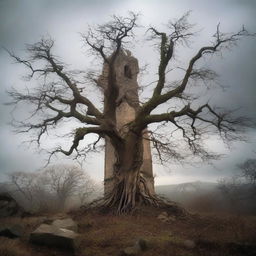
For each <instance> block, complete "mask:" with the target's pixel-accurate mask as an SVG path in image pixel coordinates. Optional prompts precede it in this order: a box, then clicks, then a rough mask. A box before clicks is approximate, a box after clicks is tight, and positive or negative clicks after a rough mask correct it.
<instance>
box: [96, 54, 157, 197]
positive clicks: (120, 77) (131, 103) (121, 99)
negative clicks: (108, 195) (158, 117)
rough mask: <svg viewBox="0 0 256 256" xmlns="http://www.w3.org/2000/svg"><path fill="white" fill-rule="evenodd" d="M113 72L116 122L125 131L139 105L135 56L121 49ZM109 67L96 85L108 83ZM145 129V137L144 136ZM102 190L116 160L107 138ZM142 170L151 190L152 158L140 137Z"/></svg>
mask: <svg viewBox="0 0 256 256" xmlns="http://www.w3.org/2000/svg"><path fill="white" fill-rule="evenodd" d="M114 68H115V73H116V79H117V84H118V86H119V96H118V100H117V102H116V104H117V105H118V107H117V110H116V122H117V129H118V130H119V132H120V133H121V134H125V133H126V129H127V127H126V124H127V123H129V122H130V121H132V120H134V118H135V113H136V110H137V109H138V107H139V97H138V82H137V75H138V73H139V65H138V61H137V59H136V58H134V57H133V56H131V53H130V52H129V51H124V50H122V51H120V53H119V55H118V56H117V58H116V61H115V66H114ZM107 76H108V66H107V65H106V64H105V65H104V67H103V72H102V75H101V76H100V77H99V80H98V82H99V84H100V85H101V86H102V87H103V88H104V87H105V86H107ZM147 136H148V134H147V132H144V137H145V138H147ZM105 143H106V145H105V179H104V180H105V192H108V191H110V190H111V188H112V181H113V180H112V177H113V165H114V163H115V152H114V148H113V146H112V145H111V143H110V140H109V138H106V140H105ZM141 173H142V174H143V176H144V177H145V178H146V180H147V183H148V186H149V188H150V190H151V191H152V192H153V193H154V178H153V168H152V157H151V149H150V141H149V140H147V139H144V140H143V164H142V166H141Z"/></svg>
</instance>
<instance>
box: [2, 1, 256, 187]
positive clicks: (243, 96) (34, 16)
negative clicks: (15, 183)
mask: <svg viewBox="0 0 256 256" xmlns="http://www.w3.org/2000/svg"><path fill="white" fill-rule="evenodd" d="M189 10H191V11H192V12H191V15H190V21H191V23H196V24H197V28H198V31H199V30H200V35H199V36H198V38H194V39H193V40H194V44H193V45H192V46H191V48H190V49H184V51H180V52H178V53H177V58H180V64H184V63H186V60H187V58H188V57H189V56H190V54H191V53H193V52H195V50H196V49H198V47H200V46H203V45H204V44H206V43H207V42H210V41H211V36H212V35H213V33H214V31H215V29H216V25H217V24H218V23H219V22H220V24H221V29H222V30H223V31H225V32H234V31H237V30H238V29H239V28H241V26H242V25H243V24H244V25H245V26H246V28H247V29H248V30H249V31H252V32H256V18H255V17H256V1H254V0H251V1H250V0H240V1H239V0H215V1H212V0H197V1H191V0H177V1H176V0H123V1H120V0H73V1H71V0H70V1H68V0H54V1H50V0H37V1H33V0H0V45H1V46H4V47H7V48H8V49H10V50H13V51H14V52H15V53H16V54H18V55H19V54H20V55H23V54H24V51H23V49H24V48H25V46H24V45H25V44H26V43H34V42H36V41H38V40H39V39H40V38H41V37H42V36H45V35H50V36H51V37H52V38H53V39H54V40H55V41H56V47H55V50H56V53H57V54H58V55H59V56H61V58H62V60H64V61H65V62H66V63H68V64H70V65H72V67H76V68H84V69H86V67H90V66H91V63H90V62H89V61H88V55H86V54H85V51H84V48H82V42H81V39H80V35H79V32H84V31H86V27H87V24H98V23H102V22H105V21H107V20H109V18H110V16H111V15H113V14H117V15H127V13H128V11H133V12H139V13H140V14H141V16H140V19H139V23H140V24H141V25H143V26H145V27H144V28H143V27H142V28H140V29H139V30H138V35H139V38H141V37H142V36H143V35H144V34H143V33H144V32H145V31H146V28H147V26H149V25H155V26H156V27H159V28H161V27H162V25H163V24H164V23H166V22H167V21H168V20H169V19H173V18H179V17H180V16H181V15H182V14H184V13H185V12H187V11H189ZM143 31H144V32H143ZM148 46H149V45H146V46H144V43H143V42H139V41H138V42H136V45H135V46H134V49H132V51H133V54H134V56H135V57H137V58H138V59H139V63H140V64H141V65H143V64H146V63H150V72H155V71H156V69H155V68H156V65H157V56H156V52H155V51H154V50H153V49H152V48H150V47H148ZM205 64H206V65H209V66H211V67H213V68H214V69H215V70H216V71H217V72H218V73H219V75H220V77H219V80H220V82H221V84H223V85H225V86H227V89H226V90H225V91H224V92H223V91H222V90H221V89H216V91H213V92H212V95H211V97H210V98H211V99H212V100H213V101H214V102H215V103H217V104H219V105H221V106H225V107H230V108H232V107H239V108H242V109H241V110H240V111H241V114H243V115H248V116H250V117H252V118H254V119H256V111H255V110H256V85H255V81H256V72H255V71H256V70H255V67H256V41H255V39H251V38H248V39H245V40H242V41H241V42H239V44H238V46H237V47H236V48H233V49H232V51H227V52H224V53H223V56H219V57H218V58H210V59H209V60H207V61H206V63H205ZM150 72H149V73H150ZM23 74H24V70H23V68H22V67H20V66H18V65H15V64H13V60H11V59H10V57H9V56H8V55H7V54H6V52H4V51H3V49H2V48H1V49H0V101H1V107H0V115H1V123H0V174H3V173H5V172H10V171H15V170H31V171H32V170H36V169H38V168H40V167H42V166H43V164H44V163H45V162H44V160H43V159H45V155H43V154H42V153H41V154H39V153H36V150H35V148H34V147H31V148H27V147H25V146H24V145H22V144H21V142H22V141H24V140H27V139H28V137H26V136H23V135H15V134H14V133H13V132H12V131H11V130H12V128H11V127H10V126H9V125H8V122H9V121H10V120H11V114H10V109H9V108H7V107H6V106H3V103H4V102H7V101H8V98H7V94H6V90H8V89H9V88H11V87H16V88H22V87H23V88H24V85H27V86H29V83H27V82H26V83H24V81H22V80H21V77H22V75H23ZM150 79H152V77H151V76H150V75H149V77H148V78H144V80H142V81H149V80H150ZM247 136H248V141H249V142H250V143H244V142H243V143H236V144H234V145H233V147H232V148H231V150H230V151H229V150H227V149H225V148H224V147H223V145H222V144H221V143H220V142H218V141H216V140H215V139H214V138H212V139H211V140H210V141H209V146H210V147H211V148H212V149H214V150H215V151H218V152H221V153H225V154H226V157H224V158H223V159H222V160H220V161H218V162H215V166H209V165H201V166H189V165H187V166H176V165H174V166H171V168H170V170H171V171H170V170H166V169H165V168H162V167H160V166H158V165H155V168H154V169H155V173H156V176H157V177H156V184H170V183H180V182H187V181H194V180H203V181H217V180H218V179H220V178H221V177H225V176H228V175H231V174H232V173H234V172H235V165H236V164H237V163H239V162H241V161H244V160H245V159H247V158H250V157H256V155H255V153H254V152H255V151H256V149H255V146H256V131H255V130H253V129H251V130H250V131H248V134H247ZM84 167H85V169H86V170H87V171H88V173H89V174H90V175H91V176H92V177H93V178H95V179H97V180H99V181H100V180H102V179H103V154H102V155H93V156H91V157H89V158H88V160H87V162H86V163H85V164H84ZM2 177H3V176H2Z"/></svg>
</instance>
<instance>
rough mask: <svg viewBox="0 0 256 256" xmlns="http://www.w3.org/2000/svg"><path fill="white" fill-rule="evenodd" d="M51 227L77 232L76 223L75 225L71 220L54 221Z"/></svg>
mask: <svg viewBox="0 0 256 256" xmlns="http://www.w3.org/2000/svg"><path fill="white" fill-rule="evenodd" d="M52 225H54V226H56V227H58V228H65V229H69V230H73V231H75V232H77V223H75V222H74V221H73V220H72V219H71V218H67V219H62V220H55V221H53V222H52Z"/></svg>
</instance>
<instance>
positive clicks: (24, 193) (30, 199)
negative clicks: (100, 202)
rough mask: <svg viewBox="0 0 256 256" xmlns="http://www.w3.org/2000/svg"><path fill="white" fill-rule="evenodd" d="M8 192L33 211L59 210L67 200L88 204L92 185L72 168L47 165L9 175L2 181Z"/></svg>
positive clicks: (72, 166)
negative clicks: (4, 182) (40, 168)
mask: <svg viewBox="0 0 256 256" xmlns="http://www.w3.org/2000/svg"><path fill="white" fill-rule="evenodd" d="M6 185H7V188H8V191H9V193H11V194H12V195H14V196H15V198H18V199H19V201H20V202H21V204H22V205H24V206H26V208H28V209H30V210H33V211H39V212H42V211H49V210H55V211H56V209H57V210H58V211H62V210H64V209H65V204H66V202H67V200H68V199H73V201H77V200H79V201H80V203H84V204H85V203H88V201H89V198H90V196H91V195H92V194H93V192H95V183H94V181H93V180H92V179H91V178H90V177H89V175H88V174H87V173H86V172H85V171H84V170H82V169H81V168H79V167H78V166H75V165H67V164H66V165H64V164H62V165H51V166H49V167H47V168H45V169H42V170H40V171H37V172H24V171H23V172H22V171H19V172H12V173H9V174H8V180H7V182H6Z"/></svg>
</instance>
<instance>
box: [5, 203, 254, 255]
mask: <svg viewBox="0 0 256 256" xmlns="http://www.w3.org/2000/svg"><path fill="white" fill-rule="evenodd" d="M8 228H9V229H10V230H9V233H8V232H7V233H6V230H7V229H8ZM10 232H11V233H14V234H15V232H16V235H14V236H10V235H8V234H10ZM6 234H7V235H6ZM0 235H1V236H0V255H1V256H32V255H33V256H46V255H47V256H53V255H54V256H59V255H62V256H71V255H77V256H103V255H111V256H114V255H117V256H118V255H119V256H121V255H148V256H150V255H152V256H153V255H154V256H156V255H166V256H168V255H172V256H175V255H177V256H178V255H179V256H182V255H184V256H189V255H190V256H193V255H197V256H198V255H207V256H215V255H216V256H217V255H223V256H224V255H225V256H227V255H232V256H236V255H237V256H238V255H239V256H240V255H256V217H255V216H254V217H253V216H233V215H214V214H208V215H206V214H191V215H189V216H186V217H183V218H180V217H176V216H175V215H173V214H170V212H168V209H167V210H163V209H152V208H141V209H138V210H137V211H136V212H134V214H133V215H132V216H115V215H112V214H109V213H108V214H107V213H103V212H100V211H99V210H90V211H89V210H79V211H74V212H71V213H69V214H56V215H44V216H30V217H23V218H21V217H4V218H1V219H0Z"/></svg>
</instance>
